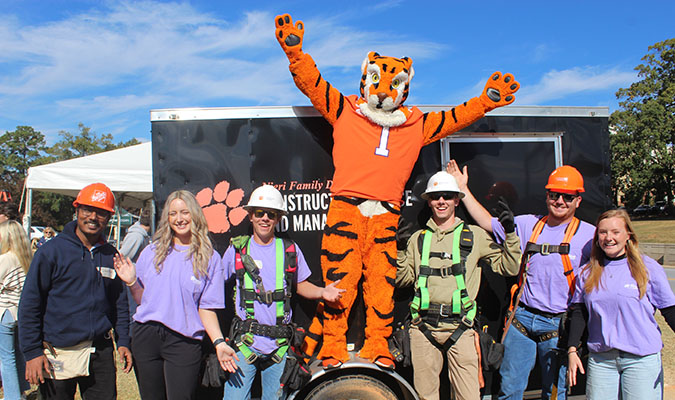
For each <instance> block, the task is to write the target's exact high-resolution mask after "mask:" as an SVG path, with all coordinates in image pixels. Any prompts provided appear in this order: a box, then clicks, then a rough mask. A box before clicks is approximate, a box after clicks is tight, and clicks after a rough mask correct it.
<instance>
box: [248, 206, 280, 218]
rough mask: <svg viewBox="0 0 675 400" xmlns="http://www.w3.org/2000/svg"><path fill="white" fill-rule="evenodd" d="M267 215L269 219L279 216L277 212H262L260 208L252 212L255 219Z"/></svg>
mask: <svg viewBox="0 0 675 400" xmlns="http://www.w3.org/2000/svg"><path fill="white" fill-rule="evenodd" d="M265 214H267V216H268V217H269V219H277V217H278V216H279V215H280V214H279V212H278V211H272V210H263V209H261V208H256V209H255V210H253V215H254V216H255V217H256V218H262V217H264V216H265Z"/></svg>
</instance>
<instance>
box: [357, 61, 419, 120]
mask: <svg viewBox="0 0 675 400" xmlns="http://www.w3.org/2000/svg"><path fill="white" fill-rule="evenodd" d="M361 72H362V74H361V88H360V90H361V99H360V101H359V108H360V109H361V112H362V113H363V114H364V115H365V116H366V117H368V118H369V119H370V120H372V121H373V122H375V123H376V124H378V125H383V126H397V125H400V124H402V123H403V122H405V121H406V119H407V117H408V116H409V113H410V111H409V110H408V109H407V108H405V107H401V105H402V104H403V102H404V101H405V99H407V98H408V92H409V90H410V81H411V80H412V77H413V75H415V72H414V70H413V68H412V60H411V59H410V58H408V57H403V58H395V57H383V56H381V55H379V54H378V53H376V52H374V51H371V52H370V53H368V56H367V57H366V58H365V60H363V64H362V65H361Z"/></svg>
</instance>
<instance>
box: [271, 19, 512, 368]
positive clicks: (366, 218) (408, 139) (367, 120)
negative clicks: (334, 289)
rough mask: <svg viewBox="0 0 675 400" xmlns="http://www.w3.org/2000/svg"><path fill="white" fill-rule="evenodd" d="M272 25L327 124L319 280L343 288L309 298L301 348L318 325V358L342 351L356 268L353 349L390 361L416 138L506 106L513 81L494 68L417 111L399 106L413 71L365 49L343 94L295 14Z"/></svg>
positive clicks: (334, 361) (313, 339) (420, 140)
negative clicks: (477, 85)
mask: <svg viewBox="0 0 675 400" xmlns="http://www.w3.org/2000/svg"><path fill="white" fill-rule="evenodd" d="M275 25H276V37H277V40H278V41H279V44H280V45H281V48H282V49H283V50H284V52H285V53H286V56H287V57H288V60H289V61H290V66H289V69H290V71H291V74H292V76H293V80H294V81H295V84H296V85H297V87H298V88H299V89H300V90H301V91H302V92H303V93H304V94H305V95H306V96H307V97H309V99H310V100H311V102H312V104H313V105H314V107H315V108H316V109H317V110H318V111H319V112H320V113H321V115H322V116H323V117H324V118H325V119H326V120H327V121H328V122H329V123H330V124H331V125H332V126H333V140H334V146H333V163H334V165H335V174H334V176H333V186H332V187H331V192H332V195H333V199H332V201H331V203H330V207H329V208H328V216H327V221H326V226H325V228H324V233H323V239H322V243H321V269H322V271H323V278H324V281H325V283H326V285H327V284H329V283H332V282H335V281H337V280H340V279H341V282H340V283H339V284H338V287H341V288H344V289H346V292H345V293H344V294H343V296H342V298H341V299H339V300H338V301H336V302H325V304H323V305H320V306H319V308H318V310H317V315H316V316H315V318H314V320H313V322H312V325H311V326H310V328H309V331H308V334H307V338H306V339H305V345H304V348H303V350H304V351H305V353H306V354H307V355H309V356H311V355H312V354H313V353H314V350H315V348H316V346H317V344H318V341H319V340H320V339H321V332H323V345H322V347H321V351H320V352H319V355H318V358H319V359H321V360H323V366H324V367H325V368H330V367H337V366H339V365H341V364H342V363H343V362H345V361H347V360H348V359H349V353H348V351H347V339H346V333H347V317H348V314H349V310H350V309H351V306H352V303H353V302H354V299H355V297H356V295H357V288H358V283H359V280H360V279H361V277H362V276H363V299H364V303H365V306H366V328H365V342H364V345H363V347H362V348H361V351H360V352H359V356H360V357H361V358H364V359H367V360H370V361H371V362H375V363H376V364H378V365H380V366H382V367H385V368H393V367H394V363H393V360H392V355H391V353H390V352H389V348H388V344H387V338H388V337H389V336H390V335H391V332H392V325H393V319H394V313H393V310H394V300H393V292H394V279H395V277H396V238H395V234H396V229H397V226H398V219H399V216H400V213H401V212H400V207H401V203H402V197H403V189H404V186H405V183H406V181H407V180H408V178H409V177H410V172H411V171H412V169H413V166H414V165H415V162H416V160H417V157H418V155H419V152H420V150H421V149H422V146H425V145H427V144H429V143H432V142H434V141H436V140H439V139H441V138H443V137H445V136H448V135H450V134H452V133H454V132H456V131H458V130H460V129H462V128H464V127H466V126H468V125H470V124H472V123H473V122H475V121H477V120H478V119H480V118H481V117H483V116H484V115H485V113H486V112H488V111H490V110H493V109H495V108H497V107H501V106H505V105H507V104H511V103H512V102H513V101H514V100H515V97H514V96H513V94H514V93H515V92H516V91H517V90H518V88H519V87H520V85H519V84H518V82H516V81H515V80H514V78H513V75H511V74H505V75H502V74H501V73H500V72H495V73H494V74H492V76H491V77H490V79H489V80H488V83H487V84H486V86H485V89H484V90H483V93H482V94H481V95H480V96H478V97H474V98H472V99H471V100H469V101H468V102H466V103H464V104H462V105H460V106H457V107H454V108H452V109H451V110H449V111H441V112H429V113H424V114H423V113H422V112H421V111H420V110H419V109H418V108H417V107H406V106H403V105H402V104H403V102H404V101H405V99H406V98H407V97H408V91H409V86H410V80H411V79H412V77H413V75H414V72H413V68H412V60H411V59H410V58H408V57H404V58H393V57H383V56H380V55H379V54H377V53H375V52H371V53H369V54H368V56H367V57H366V59H365V60H364V62H363V66H362V76H361V87H360V93H361V96H360V97H357V96H356V95H351V96H344V95H343V94H342V93H340V92H339V91H338V90H337V89H335V88H334V87H332V86H331V85H330V83H328V82H326V81H325V80H324V79H323V77H322V76H321V73H320V72H319V70H318V69H317V67H316V64H315V63H314V60H313V59H312V57H310V56H309V54H306V53H303V51H302V40H303V35H304V24H303V23H302V21H297V22H296V23H295V24H294V23H293V20H292V18H291V16H290V15H288V14H284V15H280V16H277V17H276V20H275ZM322 325H323V326H322Z"/></svg>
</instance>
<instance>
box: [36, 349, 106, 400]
mask: <svg viewBox="0 0 675 400" xmlns="http://www.w3.org/2000/svg"><path fill="white" fill-rule="evenodd" d="M94 347H96V352H94V353H92V354H91V356H90V358H89V376H81V377H77V378H72V379H63V380H55V379H45V383H43V384H41V385H40V395H41V396H42V398H43V399H49V400H72V399H73V398H75V391H76V389H77V386H79V387H80V393H81V394H82V398H83V399H84V400H115V399H117V381H116V376H115V354H114V351H113V344H112V340H110V339H100V340H95V341H94Z"/></svg>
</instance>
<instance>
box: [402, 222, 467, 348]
mask: <svg viewBox="0 0 675 400" xmlns="http://www.w3.org/2000/svg"><path fill="white" fill-rule="evenodd" d="M432 236H433V232H430V231H428V230H425V231H424V232H422V234H420V236H419V238H418V248H421V250H422V252H421V263H420V269H419V276H418V278H417V285H416V290H415V296H414V298H413V301H412V302H411V304H410V313H411V316H412V318H413V320H412V324H413V325H414V326H416V327H417V328H418V329H419V330H420V331H421V332H422V333H423V334H424V335H425V336H426V337H427V339H428V340H429V341H430V342H431V343H432V344H433V345H434V346H436V347H437V348H439V349H441V350H443V351H447V350H448V349H449V348H450V347H451V346H452V345H453V344H455V343H456V342H457V340H459V337H460V336H461V335H462V333H464V331H465V330H467V329H469V328H471V327H472V326H473V323H474V319H475V318H476V311H477V307H476V302H475V301H473V300H472V299H471V297H469V292H468V290H467V289H466V280H465V278H464V274H465V272H466V266H465V264H466V258H467V257H468V255H469V253H471V249H472V247H473V232H471V230H470V229H469V228H464V223H460V224H459V225H457V227H455V229H454V230H453V240H452V254H448V253H445V252H440V253H439V252H431V239H432ZM434 257H435V258H440V259H442V260H446V259H447V260H451V262H452V264H451V265H449V266H447V265H446V266H442V267H440V268H431V267H430V266H429V259H430V258H434ZM430 276H439V277H441V278H447V277H451V276H452V277H454V278H455V282H456V284H457V289H456V290H455V291H454V292H453V293H452V303H450V304H441V303H432V302H431V301H430V298H429V289H428V280H429V277H430ZM440 322H458V323H459V326H458V328H457V329H455V332H453V334H452V335H451V336H450V338H448V340H446V342H445V343H444V344H440V343H438V342H437V341H436V339H435V338H434V337H433V336H432V333H431V331H430V330H429V328H428V326H427V324H428V325H431V326H433V327H437V326H438V324H439V323H440Z"/></svg>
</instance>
